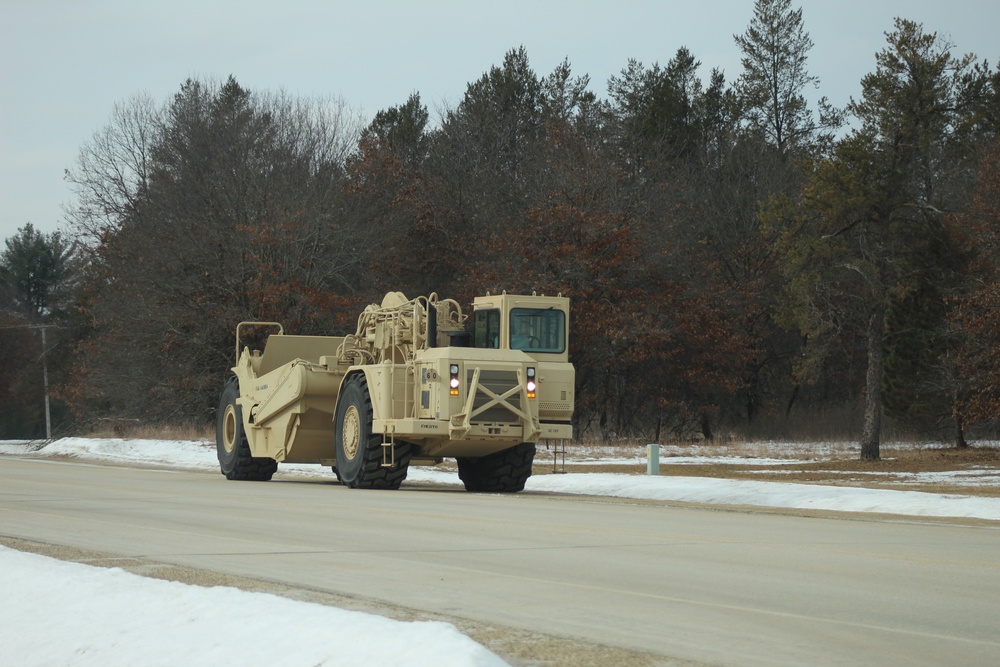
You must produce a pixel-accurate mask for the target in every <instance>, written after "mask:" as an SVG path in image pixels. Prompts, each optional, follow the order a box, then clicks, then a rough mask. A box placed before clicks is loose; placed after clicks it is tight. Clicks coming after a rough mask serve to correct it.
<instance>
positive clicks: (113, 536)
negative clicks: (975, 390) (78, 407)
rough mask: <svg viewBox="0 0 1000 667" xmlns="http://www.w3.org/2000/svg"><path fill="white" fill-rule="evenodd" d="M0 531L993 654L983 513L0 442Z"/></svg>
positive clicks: (390, 597) (369, 591) (204, 562)
mask: <svg viewBox="0 0 1000 667" xmlns="http://www.w3.org/2000/svg"><path fill="white" fill-rule="evenodd" d="M0 535H4V536H8V537H17V538H23V539H29V540H36V541H42V542H48V543H52V544H60V545H66V546H72V547H76V548H82V549H93V550H98V551H104V552H109V553H113V554H121V555H123V556H130V557H141V558H145V559H150V560H152V561H154V562H162V563H169V564H175V565H182V566H187V567H194V568H200V569H206V570H211V571H216V572H225V573H230V574H236V575H241V576H247V577H254V578H259V579H266V580H272V581H279V582H283V583H287V584H290V585H292V586H296V587H303V588H309V589H313V590H320V591H329V592H335V593H339V594H346V595H350V596H359V597H362V598H367V599H373V600H380V601H386V602H390V603H392V604H396V605H402V606H405V607H411V608H414V609H420V610H428V611H433V612H439V613H445V614H449V615H453V616H458V617H462V618H471V619H476V620H480V621H486V622H489V623H495V624H502V625H506V626H511V627H515V628H527V629H531V630H534V631H538V632H542V633H546V634H551V635H555V636H562V637H570V638H574V637H575V638H586V639H587V640H589V641H593V642H598V643H603V644H607V645H612V646H618V647H624V648H629V649H633V650H639V651H646V652H652V653H655V654H657V655H662V656H665V657H669V658H674V659H682V660H692V661H695V662H698V663H707V664H726V665H804V664H810V665H834V664H851V665H880V666H882V665H890V664H899V665H945V664H951V665H995V664H996V660H997V656H1000V526H996V525H980V526H962V525H948V524H941V523H925V522H918V521H886V520H877V519H874V518H872V519H859V518H849V519H840V518H810V517H801V516H787V515H781V514H770V513H742V512H733V511H716V510H710V509H698V508H683V507H670V506H664V505H657V504H639V503H633V504H630V503H622V502H612V501H608V502H603V501H600V500H597V499H582V498H569V497H554V496H545V495H534V494H518V495H512V496H492V495H487V496H480V495H472V494H467V493H464V492H459V491H451V490H440V489H433V488H430V487H411V488H407V487H405V486H404V488H403V489H401V490H400V491H397V492H385V491H357V490H349V489H346V488H344V487H341V486H338V485H336V484H333V483H326V482H318V481H304V480H285V481H279V480H275V481H273V482H269V483H251V482H228V481H226V480H225V479H223V478H222V477H221V476H218V475H213V474H207V473H197V472H177V471H160V470H149V469H131V468H118V467H107V466H99V465H86V464H79V463H60V462H52V461H34V460H26V459H14V458H3V457H0ZM276 629H279V630H280V619H276Z"/></svg>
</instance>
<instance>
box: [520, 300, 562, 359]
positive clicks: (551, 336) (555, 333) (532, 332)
mask: <svg viewBox="0 0 1000 667" xmlns="http://www.w3.org/2000/svg"><path fill="white" fill-rule="evenodd" d="M510 348H511V349H512V350H524V351H525V352H548V353H553V354H561V353H563V352H565V351H566V315H565V313H563V312H562V311H561V310H555V309H552V308H512V309H511V311H510Z"/></svg>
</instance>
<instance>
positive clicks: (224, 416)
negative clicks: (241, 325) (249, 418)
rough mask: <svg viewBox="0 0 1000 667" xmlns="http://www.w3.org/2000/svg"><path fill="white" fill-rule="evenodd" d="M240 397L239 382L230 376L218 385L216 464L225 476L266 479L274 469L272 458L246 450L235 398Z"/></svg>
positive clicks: (275, 463) (240, 411) (245, 439)
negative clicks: (219, 390)
mask: <svg viewBox="0 0 1000 667" xmlns="http://www.w3.org/2000/svg"><path fill="white" fill-rule="evenodd" d="M239 397H240V383H239V380H237V379H236V377H235V376H234V377H232V378H230V379H229V381H228V382H226V385H225V386H224V387H223V388H222V395H221V396H220V397H219V410H218V419H217V421H216V424H215V449H216V451H217V453H218V456H219V468H220V469H221V470H222V474H223V475H225V476H226V479H245V480H250V481H257V482H266V481H268V480H269V479H271V477H272V476H273V475H274V473H275V471H276V470H277V469H278V462H277V461H275V460H274V459H272V458H268V457H263V458H260V457H258V458H255V457H254V456H253V455H252V454H251V453H250V443H248V442H247V435H246V433H245V432H244V431H243V412H242V410H241V409H240V404H239V403H237V402H236V399H237V398H239Z"/></svg>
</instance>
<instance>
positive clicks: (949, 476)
mask: <svg viewBox="0 0 1000 667" xmlns="http://www.w3.org/2000/svg"><path fill="white" fill-rule="evenodd" d="M762 447H765V446H763V445H762ZM779 448H780V446H771V447H769V448H765V449H763V451H761V452H760V453H761V455H760V456H751V457H747V456H735V455H732V454H727V453H721V454H720V453H719V452H717V451H716V452H715V455H710V454H708V453H707V452H708V451H710V450H707V449H701V450H699V449H698V448H694V450H693V452H692V451H691V450H690V449H689V450H688V451H687V452H686V454H685V455H682V453H681V450H676V451H674V450H672V449H669V448H666V447H665V448H662V449H661V459H660V461H661V463H664V464H666V463H669V464H672V465H673V464H678V463H703V464H704V463H713V464H734V463H738V464H741V465H744V466H745V465H761V466H775V465H782V464H791V463H796V462H803V461H815V460H818V459H819V458H821V457H822V456H823V455H824V453H829V452H831V451H836V447H835V446H830V445H825V444H820V445H818V446H811V447H798V448H794V447H793V448H790V449H792V450H795V451H805V452H806V453H807V454H808V456H806V457H805V458H801V457H787V456H786V457H783V458H779V457H776V456H774V455H773V454H774V452H775V450H776V449H779ZM785 448H786V449H789V448H788V447H787V446H785ZM664 453H665V454H664ZM692 453H693V454H694V456H692V455H691V454H692ZM4 454H12V455H21V456H30V457H37V458H40V457H46V458H48V457H58V458H72V459H77V460H83V461H94V462H101V463H114V464H118V465H134V466H141V467H147V466H164V467H170V468H182V469H189V470H218V460H217V458H216V453H215V443H212V442H202V441H178V440H140V439H135V440H132V439H120V438H106V439H102V438H63V439H61V440H56V441H54V442H52V443H49V444H48V445H44V446H42V445H41V444H33V443H30V442H23V441H22V442H12V441H7V442H0V455H4ZM543 457H544V452H540V453H539V456H538V459H537V460H538V461H539V462H540V461H542V460H543ZM573 462H574V463H576V462H577V461H576V460H574V461H573ZM579 462H581V463H593V464H595V465H596V464H598V463H600V464H603V465H607V464H624V465H640V464H641V465H643V466H644V465H645V460H644V459H643V458H642V457H640V456H638V455H636V454H634V453H629V454H627V455H625V456H624V457H618V458H614V457H612V456H597V457H584V458H583V459H582V460H581V461H579ZM772 472H773V471H772ZM854 474H858V473H854ZM878 474H883V473H878ZM281 477H327V478H332V477H333V473H332V472H331V471H330V469H329V468H324V467H321V466H316V465H295V464H292V465H288V464H281V465H279V466H278V473H277V475H276V479H280V478H281ZM891 477H892V481H893V482H896V483H909V484H934V483H954V484H962V485H966V486H1000V471H998V470H996V469H989V468H984V469H973V470H958V471H954V472H933V473H914V474H910V475H900V474H898V473H897V474H892V475H891ZM412 483H434V484H444V485H454V486H461V482H459V480H458V475H457V474H456V473H455V472H454V471H453V470H450V471H449V470H438V469H434V468H424V467H418V466H411V467H410V470H409V473H408V474H407V478H406V482H404V483H403V486H404V488H405V487H406V485H407V484H412ZM525 490H526V491H529V492H530V491H536V492H544V493H566V494H577V495H587V496H611V497H616V498H633V499H637V500H660V501H671V502H686V503H701V504H721V505H749V506H755V507H780V508H786V509H803V510H829V511H835V512H877V513H881V514H900V515H906V516H927V517H956V518H978V519H987V520H992V521H1000V498H989V497H979V496H961V495H946V494H940V493H925V492H920V491H897V490H890V489H865V488H856V487H850V486H831V485H821V484H795V483H784V482H765V481H760V482H758V481H753V480H729V479H716V478H710V477H687V476H685V477H671V476H668V475H660V476H648V475H641V474H624V473H622V474H615V473H570V474H565V475H535V476H532V477H531V478H529V479H528V483H527V485H526V486H525Z"/></svg>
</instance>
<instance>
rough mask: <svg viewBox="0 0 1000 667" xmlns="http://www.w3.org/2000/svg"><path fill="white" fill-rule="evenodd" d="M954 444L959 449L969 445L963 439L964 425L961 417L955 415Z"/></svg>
mask: <svg viewBox="0 0 1000 667" xmlns="http://www.w3.org/2000/svg"><path fill="white" fill-rule="evenodd" d="M955 446H956V447H958V448H960V449H961V448H964V447H968V446H969V443H968V442H966V440H965V426H964V424H963V423H962V418H961V417H955Z"/></svg>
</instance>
